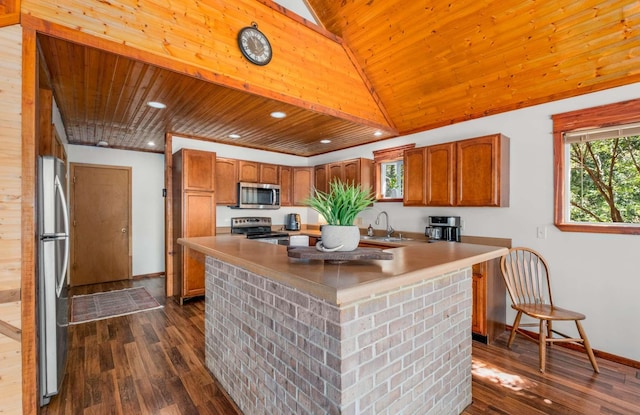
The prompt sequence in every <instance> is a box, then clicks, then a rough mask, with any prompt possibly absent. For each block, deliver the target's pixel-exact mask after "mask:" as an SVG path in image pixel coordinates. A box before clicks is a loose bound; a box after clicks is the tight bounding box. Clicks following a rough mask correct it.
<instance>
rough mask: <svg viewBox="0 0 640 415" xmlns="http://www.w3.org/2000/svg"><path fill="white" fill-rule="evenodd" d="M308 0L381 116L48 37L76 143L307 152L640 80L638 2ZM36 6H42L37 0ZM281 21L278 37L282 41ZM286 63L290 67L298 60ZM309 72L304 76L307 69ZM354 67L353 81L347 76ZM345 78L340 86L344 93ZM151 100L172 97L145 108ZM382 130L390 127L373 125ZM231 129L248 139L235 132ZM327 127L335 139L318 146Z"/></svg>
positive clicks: (58, 94) (54, 79)
mask: <svg viewBox="0 0 640 415" xmlns="http://www.w3.org/2000/svg"><path fill="white" fill-rule="evenodd" d="M305 2H306V4H308V5H309V7H310V8H311V9H312V10H311V11H312V13H313V14H314V15H315V16H317V18H318V20H319V21H320V22H321V25H322V26H323V28H324V29H325V30H326V31H327V32H330V33H333V34H335V35H337V36H334V38H335V39H336V40H337V42H338V43H340V44H342V46H343V47H344V50H345V52H346V54H347V55H348V56H349V57H350V59H351V60H352V61H353V64H354V65H355V67H356V73H358V72H359V73H360V74H361V76H362V80H361V82H363V84H364V85H365V86H366V88H367V89H368V90H369V91H370V92H371V94H372V96H371V99H372V100H373V102H377V103H378V105H379V108H380V111H381V113H382V114H384V117H386V120H387V121H386V123H387V125H385V123H384V122H381V121H380V119H381V118H380V116H379V115H378V114H376V113H375V111H373V110H372V109H370V108H371V107H370V103H371V102H372V101H365V100H363V101H362V102H363V104H362V105H363V106H366V108H367V109H366V111H367V112H366V113H365V112H363V114H362V115H361V114H356V112H357V111H356V110H354V109H353V108H347V110H346V111H345V108H346V107H348V105H347V103H346V101H348V100H345V99H342V102H344V103H345V104H344V106H342V105H340V103H339V102H340V101H339V100H336V102H331V100H330V99H327V98H326V96H325V97H324V98H322V97H321V98H319V100H324V101H323V102H320V103H319V104H321V105H316V104H314V103H313V102H311V101H313V100H305V98H304V96H301V97H300V99H299V102H300V104H301V105H296V102H297V101H296V100H292V99H288V98H286V97H284V96H285V94H284V93H283V92H280V91H279V90H278V88H277V86H275V85H274V81H273V79H275V78H274V75H273V74H270V76H271V78H272V79H271V80H269V81H268V82H267V83H266V84H267V85H269V84H270V85H272V88H273V91H275V92H272V93H264V91H263V90H252V89H251V88H250V87H247V88H245V89H246V90H244V91H243V90H242V88H229V87H227V86H225V85H222V84H223V83H217V82H211V81H210V80H206V79H203V77H201V76H200V77H197V76H188V75H186V74H179V73H178V72H174V71H171V70H168V68H166V67H165V68H161V67H160V66H155V65H152V64H148V63H143V62H141V61H140V60H136V59H132V58H126V57H123V56H121V55H118V54H115V53H112V52H107V51H104V50H99V49H96V48H93V47H90V46H86V45H84V46H81V45H79V44H75V43H73V42H70V41H68V40H60V39H57V38H54V37H49V36H44V35H41V36H40V44H41V48H42V53H43V57H44V61H45V62H46V66H47V68H48V70H49V73H50V80H51V87H52V89H53V90H54V96H55V98H56V100H57V102H58V105H59V106H60V110H61V113H62V116H63V119H64V121H65V126H66V129H67V135H68V136H69V141H70V142H71V143H74V144H87V145H95V144H96V143H97V142H98V141H101V140H104V141H107V142H109V143H110V145H111V146H113V147H118V148H126V149H137V150H146V151H148V150H149V146H148V145H147V143H148V142H149V141H154V142H155V144H156V147H155V148H156V149H158V150H157V151H162V149H163V145H164V133H165V132H171V133H174V134H176V135H185V136H196V137H201V138H206V139H211V140H215V141H220V142H224V143H229V144H235V145H241V146H247V147H253V148H259V149H265V150H272V151H277V152H282V153H288V154H296V155H301V156H311V155H316V154H320V153H324V152H328V151H334V150H337V149H341V148H346V147H352V146H355V145H360V144H363V143H368V142H373V141H376V140H380V139H385V138H389V137H393V136H396V135H403V134H409V133H413V132H418V131H424V130H427V129H431V128H435V127H438V126H442V125H447V124H451V123H455V122H459V121H463V120H467V119H472V118H478V117H482V116H485V115H488V114H493V113H498V112H503V111H509V110H513V109H516V108H521V107H525V106H529V105H535V104H538V103H542V102H546V101H550V100H556V99H560V98H564V97H570V96H575V95H579V94H584V93H587V92H592V91H596V90H601V89H606V88H611V87H614V86H619V85H624V84H630V83H633V82H638V81H640V69H639V68H640V36H638V33H639V32H640V2H638V1H637V0H624V1H614V0H608V1H594V0H583V1H579V2H576V1H574V0H553V1H551V0H543V1H540V0H538V1H533V0H527V1H523V0H496V1H478V0H457V1H455V2H436V1H411V2H407V1H402V0H384V1H381V0H377V1H375V0H374V1H367V2H364V1H341V2H340V1H333V0H305ZM24 3H25V2H23V4H24ZM26 3H27V4H29V1H27V2H26ZM245 3H246V1H245ZM31 4H32V6H30V7H31V8H32V9H33V10H34V11H37V7H39V5H38V4H37V2H35V1H33V0H32V1H31ZM105 4H107V3H102V4H101V5H100V7H106V6H104V5H105ZM265 5H266V6H268V7H270V8H271V9H274V10H277V11H278V12H283V13H284V14H285V15H288V16H290V15H291V12H289V11H286V10H283V9H282V8H279V7H277V6H275V5H274V4H273V3H271V2H270V1H268V0H257V1H256V7H258V6H259V7H265ZM58 7H60V6H58ZM96 7H97V6H96ZM23 12H24V10H23ZM54 12H55V13H56V15H58V16H64V14H63V13H57V12H56V11H55V10H52V11H51V12H47V11H46V10H45V11H43V12H41V13H42V14H43V15H46V14H47V13H50V14H53V13H54ZM34 14H36V13H35V12H34ZM298 21H300V19H298ZM74 23H75V22H74ZM276 23H278V27H283V24H282V23H281V22H279V21H276ZM58 24H60V23H58ZM306 25H307V27H308V26H309V24H308V23H307V24H306ZM45 26H46V27H47V28H48V27H50V25H43V27H45ZM79 26H80V25H78V27H79ZM272 30H273V29H272ZM296 30H301V29H299V28H298V29H296ZM309 30H311V29H309ZM315 31H316V32H317V33H316V36H321V35H323V31H322V30H320V29H317V30H315ZM284 32H286V31H284ZM284 32H283V34H282V35H281V36H280V37H279V38H278V40H283V39H286V34H285V33H284ZM300 33H303V32H299V33H296V37H300V36H301V34H300ZM305 33H306V32H305ZM318 33H319V34H320V35H318ZM324 36H327V37H331V35H330V34H326V33H324ZM292 39H293V38H292V37H289V40H288V41H289V42H291V43H290V44H288V45H283V44H280V45H277V46H276V47H278V48H281V50H286V49H287V48H288V49H290V50H292V51H294V52H295V51H296V50H299V49H300V48H307V49H308V48H309V46H305V45H301V44H294V43H293V42H292ZM310 39H311V38H310ZM232 40H233V39H232ZM314 44H316V43H314ZM303 52H304V53H306V55H304V56H305V59H307V58H308V57H309V56H315V55H314V53H313V50H306V49H305V50H304V51H303ZM331 53H332V55H331V56H328V57H327V60H328V64H329V66H331V63H332V62H331V61H332V60H333V61H334V62H342V61H341V60H339V59H337V56H338V55H337V54H335V52H331ZM274 59H275V58H274ZM325 64H326V63H325ZM277 65H278V63H277V62H275V63H270V64H269V65H268V67H269V66H270V67H271V69H273V68H279V67H278V66H277ZM287 65H288V66H289V67H290V66H292V65H296V63H295V60H294V61H291V62H288V63H287ZM298 65H301V68H304V69H305V71H299V72H295V73H296V74H297V75H296V79H294V83H297V84H300V85H307V84H308V85H309V87H307V88H306V89H305V88H300V91H301V92H300V93H301V94H305V93H309V92H310V91H312V88H311V87H312V86H313V85H315V86H316V88H325V87H323V86H320V85H323V84H319V83H315V84H314V82H312V81H311V79H312V78H313V77H314V76H317V74H315V73H314V66H313V65H311V64H310V63H309V62H301V63H299V64H298ZM304 65H307V66H304ZM333 65H334V66H335V65H336V63H333ZM268 67H266V70H269V69H270V68H268ZM226 70H227V73H225V75H227V76H228V77H231V78H232V77H234V76H235V77H238V73H232V72H234V71H241V70H242V68H241V67H238V68H236V69H233V65H228V66H227V69H226ZM305 72H306V73H308V75H304V73H305ZM276 76H277V74H276ZM283 76H284V75H283ZM306 76H308V77H309V79H301V78H305V77H306ZM239 78H242V74H240V75H239ZM347 78H349V79H348V80H347V81H348V82H351V81H352V80H353V75H352V74H348V75H347ZM282 80H283V81H284V82H286V80H285V78H283V79H282ZM347 81H345V82H347ZM330 88H331V86H330V85H329V89H330ZM341 89H342V88H341V85H337V88H336V93H338V92H340V93H344V92H345V91H342V90H341ZM325 92H327V91H325ZM329 92H332V91H331V90H329ZM318 95H319V96H320V95H321V94H318ZM329 95H330V94H329ZM280 97H284V98H282V99H280ZM151 99H152V100H158V101H163V102H165V103H166V104H168V108H167V109H165V110H154V109H151V108H149V107H147V106H146V105H145V103H146V102H147V101H148V100H151ZM314 100H315V98H314ZM309 102H311V103H309ZM327 103H328V104H327ZM356 103H357V101H356ZM351 104H352V103H351ZM272 111H284V112H286V113H287V114H288V116H287V117H286V118H285V119H282V120H275V119H273V118H271V117H269V115H268V114H269V113H270V112H272ZM349 114H355V115H354V116H351V115H349ZM367 114H371V115H367ZM368 120H370V121H368ZM376 131H382V135H381V136H379V137H375V136H374V133H375V132H376ZM231 133H236V134H239V135H241V138H238V139H230V138H229V137H228V135H229V134H231ZM325 138H327V139H331V140H332V143H330V144H324V145H323V144H320V143H319V141H320V139H325Z"/></svg>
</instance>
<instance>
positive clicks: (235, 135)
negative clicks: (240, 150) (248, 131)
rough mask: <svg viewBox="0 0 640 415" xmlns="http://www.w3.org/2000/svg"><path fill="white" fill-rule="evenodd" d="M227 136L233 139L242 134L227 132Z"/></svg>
mask: <svg viewBox="0 0 640 415" xmlns="http://www.w3.org/2000/svg"><path fill="white" fill-rule="evenodd" d="M228 137H229V138H233V139H234V140H235V139H236V138H240V137H242V136H241V135H240V134H229V135H228Z"/></svg>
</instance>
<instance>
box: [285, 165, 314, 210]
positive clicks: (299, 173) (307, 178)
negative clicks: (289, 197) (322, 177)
mask: <svg viewBox="0 0 640 415" xmlns="http://www.w3.org/2000/svg"><path fill="white" fill-rule="evenodd" d="M280 174H281V175H282V170H281V171H280ZM312 188H313V168H312V167H294V168H293V205H294V206H305V204H304V200H305V199H307V198H308V197H309V196H311V189H312Z"/></svg>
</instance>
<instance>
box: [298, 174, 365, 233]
mask: <svg viewBox="0 0 640 415" xmlns="http://www.w3.org/2000/svg"><path fill="white" fill-rule="evenodd" d="M374 200H375V197H374V195H373V194H372V192H371V190H370V189H363V188H362V186H360V185H355V184H353V183H344V182H342V181H341V180H340V179H334V180H333V181H332V182H331V183H329V191H328V192H323V191H321V190H318V189H314V191H313V195H312V196H311V197H309V198H307V199H306V200H305V201H304V203H306V204H307V205H309V207H310V208H312V209H314V210H315V211H317V212H318V213H319V214H321V215H322V216H324V218H325V219H326V221H327V224H329V225H337V226H352V225H353V222H354V220H355V219H356V216H358V213H360V212H362V211H363V210H365V209H366V208H367V207H368V206H369V205H371V204H372V203H373V201H374Z"/></svg>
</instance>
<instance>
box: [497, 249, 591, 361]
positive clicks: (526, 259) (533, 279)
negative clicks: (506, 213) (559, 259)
mask: <svg viewBox="0 0 640 415" xmlns="http://www.w3.org/2000/svg"><path fill="white" fill-rule="evenodd" d="M500 268H501V270H502V276H503V277H504V282H505V284H506V286H507V291H508V292H509V296H510V297H511V301H512V305H511V307H512V308H513V309H514V310H516V311H517V312H518V314H517V315H516V318H515V320H514V321H513V327H512V329H511V334H510V335H509V342H508V343H507V346H508V347H509V348H510V347H511V344H512V343H513V339H514V338H515V336H516V333H520V334H522V335H524V336H525V337H526V338H528V339H531V340H534V341H535V339H534V338H532V337H531V335H530V334H527V333H526V332H525V331H524V330H522V329H520V327H524V326H532V325H538V324H536V323H533V324H520V319H521V318H522V314H526V315H527V316H530V317H532V318H535V319H538V320H540V321H539V329H540V332H539V338H538V340H537V341H538V343H539V349H540V372H543V373H544V370H545V363H546V347H547V343H549V345H552V344H553V343H576V344H582V345H583V346H584V349H585V351H586V352H587V355H588V356H589V360H590V361H591V365H592V366H593V370H594V371H595V372H596V373H600V370H599V369H598V363H597V362H596V358H595V356H594V355H593V350H591V346H590V345H589V340H588V339H587V335H586V333H585V331H584V329H583V328H582V324H580V321H581V320H584V319H585V315H584V314H581V313H577V312H575V311H570V310H566V309H563V308H560V307H556V306H555V305H554V304H553V299H552V297H551V285H550V283H549V266H548V265H547V262H546V261H545V259H544V258H543V257H542V256H541V255H540V254H539V253H537V252H536V251H534V250H533V249H529V248H522V247H517V248H511V249H510V250H509V253H508V254H506V255H505V256H503V257H502V259H501V260H500ZM571 320H573V321H575V323H576V328H577V329H578V333H579V334H580V338H574V337H570V336H568V335H566V334H563V333H560V332H558V331H556V330H554V329H553V327H552V323H553V322H554V321H571ZM554 334H556V335H557V336H560V337H554Z"/></svg>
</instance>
